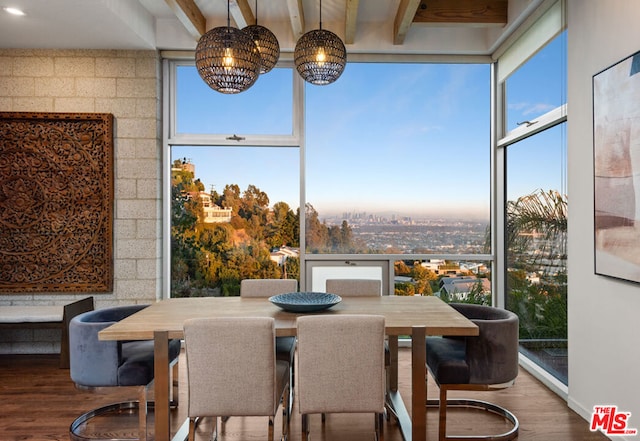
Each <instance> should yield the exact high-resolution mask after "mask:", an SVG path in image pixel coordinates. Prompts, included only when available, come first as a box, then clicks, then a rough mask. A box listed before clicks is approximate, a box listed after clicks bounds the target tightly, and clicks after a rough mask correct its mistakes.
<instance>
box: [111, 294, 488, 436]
mask: <svg viewBox="0 0 640 441" xmlns="http://www.w3.org/2000/svg"><path fill="white" fill-rule="evenodd" d="M306 314H374V315H382V316H384V318H385V332H386V334H387V338H388V343H389V349H390V361H391V363H390V366H389V379H390V381H389V382H388V383H389V384H387V405H388V406H390V407H391V409H392V412H393V413H394V414H395V416H396V418H397V421H398V425H399V426H400V429H401V432H402V436H403V439H404V440H405V441H409V440H413V441H426V439H427V430H426V429H427V417H426V408H425V404H426V398H427V383H426V344H425V338H426V337H427V336H434V335H441V336H444V335H447V336H474V335H478V332H479V331H478V327H477V326H476V325H475V324H474V323H473V322H472V321H470V320H468V319H467V318H466V317H464V316H463V315H462V314H460V313H459V312H457V311H456V310H455V309H453V308H452V307H451V306H449V305H448V304H447V303H445V302H443V301H442V300H440V299H439V298H438V297H435V296H372V297H345V298H343V299H342V301H340V302H339V303H337V304H335V305H334V306H332V307H331V308H328V309H324V310H322V311H310V312H309V311H303V312H290V311H287V310H284V309H282V308H281V307H279V306H276V305H275V304H273V303H272V302H270V301H269V300H268V299H267V298H248V297H189V298H171V299H166V300H161V301H158V302H156V303H153V304H152V305H150V306H149V307H147V308H145V309H143V310H141V311H139V312H137V313H135V314H133V315H131V316H129V317H127V318H125V319H123V320H122V321H119V322H117V323H114V324H112V325H111V326H109V327H107V328H105V329H104V330H102V331H100V333H99V339H100V340H151V339H153V340H154V348H155V358H154V364H155V366H154V368H155V379H154V386H153V387H154V395H155V404H154V412H155V418H154V429H155V440H156V441H169V440H171V439H173V440H174V441H176V440H179V439H180V440H182V439H185V438H186V435H187V432H188V422H185V423H184V424H182V425H181V426H180V427H179V428H178V429H177V430H175V431H173V432H174V436H173V438H172V428H171V426H170V412H171V409H170V366H169V340H170V339H177V338H180V339H182V338H183V337H184V333H183V325H184V322H185V321H186V320H187V319H191V318H200V317H237V318H238V319H240V318H242V317H272V318H274V320H275V327H276V336H295V335H296V319H297V317H299V316H300V315H306ZM405 337H406V339H407V341H411V342H412V345H411V402H410V407H411V413H409V412H408V410H407V405H406V404H405V403H404V401H403V399H402V396H401V395H400V392H399V390H398V342H399V339H401V338H402V339H403V340H404V338H405Z"/></svg>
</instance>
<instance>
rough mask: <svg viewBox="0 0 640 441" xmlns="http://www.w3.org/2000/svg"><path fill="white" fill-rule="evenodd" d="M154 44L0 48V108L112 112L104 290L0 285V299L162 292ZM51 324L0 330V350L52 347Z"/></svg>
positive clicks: (63, 299)
mask: <svg viewBox="0 0 640 441" xmlns="http://www.w3.org/2000/svg"><path fill="white" fill-rule="evenodd" d="M160 64H161V63H160V56H159V54H158V53H157V52H156V51H120V50H90V51H88V50H22V49H20V50H14V49H11V50H4V49H0V111H5V112H6V111H9V112H70V113H112V114H113V115H114V121H115V140H114V149H115V151H114V158H115V161H114V178H115V179H114V181H115V188H114V195H115V201H114V244H113V250H114V283H113V292H111V293H98V294H92V293H37V294H31V293H29V294H6V293H0V305H20V304H29V305H38V304H42V305H44V304H46V305H62V304H65V303H69V302H71V301H73V300H75V299H80V298H83V297H86V296H88V295H93V296H94V298H95V302H96V307H97V308H100V307H105V306H111V305H117V304H132V303H152V302H154V301H156V300H157V299H160V298H161V290H162V288H161V282H162V278H161V268H162V265H161V259H162V216H161V207H162V185H161V179H162V145H161V90H162V86H161V66H160ZM59 341H60V337H59V333H58V332H57V331H53V330H46V331H32V330H16V331H7V332H4V331H3V332H2V333H1V334H0V353H5V354H6V353H49V352H57V351H59Z"/></svg>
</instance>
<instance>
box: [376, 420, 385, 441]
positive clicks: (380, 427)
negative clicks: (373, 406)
mask: <svg viewBox="0 0 640 441" xmlns="http://www.w3.org/2000/svg"><path fill="white" fill-rule="evenodd" d="M375 423H376V440H377V441H384V413H376V414H375Z"/></svg>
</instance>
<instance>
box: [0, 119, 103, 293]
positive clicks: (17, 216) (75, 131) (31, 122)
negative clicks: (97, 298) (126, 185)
mask: <svg viewBox="0 0 640 441" xmlns="http://www.w3.org/2000/svg"><path fill="white" fill-rule="evenodd" d="M113 132H114V128H113V115H111V114H98V113H96V114H93V113H27V112H0V293H33V292H46V293H57V292H95V293H98V292H109V291H111V290H112V288H113V258H112V254H113V245H112V237H113V233H112V231H113Z"/></svg>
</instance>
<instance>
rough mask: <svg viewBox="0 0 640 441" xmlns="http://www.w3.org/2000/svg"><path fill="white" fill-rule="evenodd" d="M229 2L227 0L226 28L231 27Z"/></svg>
mask: <svg viewBox="0 0 640 441" xmlns="http://www.w3.org/2000/svg"><path fill="white" fill-rule="evenodd" d="M230 3H231V0H227V27H228V28H230V27H231V7H230V6H229V4H230Z"/></svg>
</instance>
